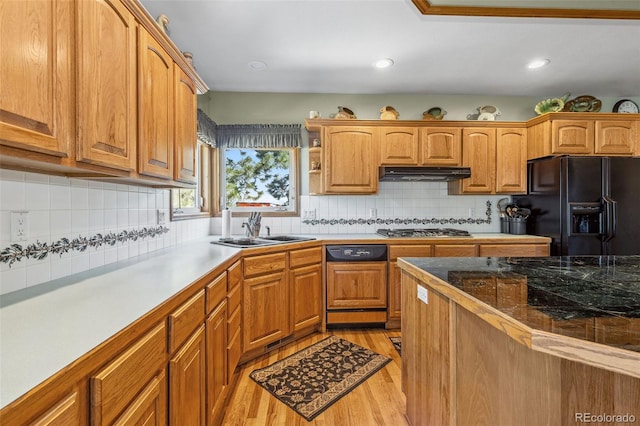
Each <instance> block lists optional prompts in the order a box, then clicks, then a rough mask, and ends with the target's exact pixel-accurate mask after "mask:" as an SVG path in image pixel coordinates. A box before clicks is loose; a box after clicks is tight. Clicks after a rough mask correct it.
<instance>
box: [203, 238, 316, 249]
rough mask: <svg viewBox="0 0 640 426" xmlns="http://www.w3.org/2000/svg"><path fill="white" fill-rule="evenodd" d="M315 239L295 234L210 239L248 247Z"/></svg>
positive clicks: (225, 244)
mask: <svg viewBox="0 0 640 426" xmlns="http://www.w3.org/2000/svg"><path fill="white" fill-rule="evenodd" d="M311 240H315V238H312V237H300V236H297V235H273V236H267V237H260V238H229V239H224V240H223V239H222V238H221V239H220V240H218V241H211V244H218V245H221V246H227V247H237V248H248V247H261V246H271V245H275V244H285V243H295V242H298V241H311Z"/></svg>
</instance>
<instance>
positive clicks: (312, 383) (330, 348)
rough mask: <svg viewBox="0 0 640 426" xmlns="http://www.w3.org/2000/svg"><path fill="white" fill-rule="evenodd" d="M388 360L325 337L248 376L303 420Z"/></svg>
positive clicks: (310, 417)
mask: <svg viewBox="0 0 640 426" xmlns="http://www.w3.org/2000/svg"><path fill="white" fill-rule="evenodd" d="M389 361H391V358H387V357H386V356H383V355H380V354H378V353H375V352H373V351H372V350H370V349H367V348H363V347H362V346H359V345H356V344H355V343H352V342H349V341H347V340H343V339H341V338H339V337H336V336H330V337H327V338H326V339H324V340H321V341H320V342H318V343H315V344H313V345H311V346H309V347H307V348H305V349H302V350H301V351H299V352H296V353H295V354H293V355H290V356H288V357H286V358H284V359H282V360H280V361H278V362H275V363H273V364H271V365H269V366H268V367H265V368H261V369H258V370H254V371H252V372H251V374H249V377H251V378H252V379H253V380H255V381H256V383H258V384H259V385H260V386H262V387H263V388H265V389H266V390H267V391H269V392H270V393H271V394H272V395H273V396H275V397H276V398H278V399H279V400H280V401H282V402H284V403H285V404H287V405H288V406H289V407H291V408H292V409H293V410H294V411H296V412H297V413H298V414H300V415H301V416H302V417H304V418H305V419H306V420H307V421H311V420H313V419H314V418H315V417H316V416H317V415H319V414H320V413H322V412H323V411H324V410H326V409H327V408H329V406H330V405H331V404H333V403H334V402H336V401H337V400H339V399H340V398H342V397H343V396H345V395H346V394H348V393H349V392H351V391H352V390H353V389H354V388H356V387H357V386H358V385H359V384H360V383H362V382H364V381H365V380H367V379H368V378H369V377H371V375H373V374H374V373H375V372H376V371H378V370H380V369H381V368H382V367H384V366H385V365H386V364H387V363H388V362H389Z"/></svg>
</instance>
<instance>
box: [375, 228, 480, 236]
mask: <svg viewBox="0 0 640 426" xmlns="http://www.w3.org/2000/svg"><path fill="white" fill-rule="evenodd" d="M376 234H378V235H382V236H384V237H388V238H420V237H468V236H470V235H471V234H470V233H469V232H468V231H464V230H462V229H453V228H423V229H403V228H400V229H378V230H377V231H376Z"/></svg>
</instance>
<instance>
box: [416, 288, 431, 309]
mask: <svg viewBox="0 0 640 426" xmlns="http://www.w3.org/2000/svg"><path fill="white" fill-rule="evenodd" d="M417 286H418V299H420V300H422V301H423V302H424V304H425V305H428V304H429V292H428V291H427V289H426V288H424V287H422V286H421V285H420V284H417Z"/></svg>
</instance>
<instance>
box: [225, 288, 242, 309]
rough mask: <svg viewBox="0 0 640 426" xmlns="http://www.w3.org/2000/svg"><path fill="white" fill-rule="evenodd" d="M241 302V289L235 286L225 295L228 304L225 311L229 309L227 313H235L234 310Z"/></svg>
mask: <svg viewBox="0 0 640 426" xmlns="http://www.w3.org/2000/svg"><path fill="white" fill-rule="evenodd" d="M241 301H242V287H241V286H236V287H235V288H234V289H233V290H231V291H230V292H229V294H228V295H227V303H228V304H229V306H228V308H227V309H229V312H233V311H235V310H236V308H237V307H238V306H240V302H241Z"/></svg>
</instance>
